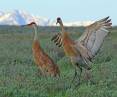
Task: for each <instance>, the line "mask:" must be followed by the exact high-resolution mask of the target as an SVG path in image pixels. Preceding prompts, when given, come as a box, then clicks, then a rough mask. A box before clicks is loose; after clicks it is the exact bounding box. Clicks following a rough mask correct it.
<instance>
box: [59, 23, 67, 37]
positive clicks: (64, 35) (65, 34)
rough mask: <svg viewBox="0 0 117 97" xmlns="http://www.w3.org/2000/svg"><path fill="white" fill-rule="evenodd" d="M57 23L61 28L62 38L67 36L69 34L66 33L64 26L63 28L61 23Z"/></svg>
mask: <svg viewBox="0 0 117 97" xmlns="http://www.w3.org/2000/svg"><path fill="white" fill-rule="evenodd" d="M59 24H60V27H61V30H62V35H63V37H64V38H68V37H69V35H68V33H67V32H66V31H65V28H64V25H63V23H62V22H60V23H59Z"/></svg>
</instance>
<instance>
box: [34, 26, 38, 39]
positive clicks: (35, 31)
mask: <svg viewBox="0 0 117 97" xmlns="http://www.w3.org/2000/svg"><path fill="white" fill-rule="evenodd" d="M33 27H34V40H37V39H38V37H37V27H36V26H35V25H33Z"/></svg>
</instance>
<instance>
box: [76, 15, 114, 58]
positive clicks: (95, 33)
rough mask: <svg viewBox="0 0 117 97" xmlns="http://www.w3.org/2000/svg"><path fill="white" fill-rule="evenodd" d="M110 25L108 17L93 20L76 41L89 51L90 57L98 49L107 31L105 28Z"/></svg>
mask: <svg viewBox="0 0 117 97" xmlns="http://www.w3.org/2000/svg"><path fill="white" fill-rule="evenodd" d="M111 25H112V23H111V19H109V17H106V18H104V19H101V20H99V21H96V22H94V23H93V24H91V25H89V26H87V27H86V30H85V32H84V33H83V35H82V36H81V37H80V38H79V39H78V40H77V41H76V43H77V44H78V45H79V44H80V45H82V46H84V47H85V48H87V49H88V51H89V52H90V54H89V56H90V58H92V57H93V56H95V54H96V53H97V51H98V50H99V48H100V46H101V44H102V43H103V40H104V38H105V36H106V35H107V34H108V33H109V31H108V30H107V28H111ZM78 45H77V46H78ZM91 54H92V55H91Z"/></svg>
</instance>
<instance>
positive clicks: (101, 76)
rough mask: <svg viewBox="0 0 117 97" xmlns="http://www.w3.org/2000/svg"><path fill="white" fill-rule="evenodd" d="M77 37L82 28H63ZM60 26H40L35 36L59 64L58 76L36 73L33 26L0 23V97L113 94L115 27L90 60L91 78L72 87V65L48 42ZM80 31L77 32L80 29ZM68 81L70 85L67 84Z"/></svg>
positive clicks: (116, 92) (116, 94)
mask: <svg viewBox="0 0 117 97" xmlns="http://www.w3.org/2000/svg"><path fill="white" fill-rule="evenodd" d="M66 29H67V30H68V31H70V32H71V33H70V34H71V37H72V38H73V39H77V38H78V37H79V36H80V35H81V34H82V32H83V30H84V29H83V28H82V27H81V28H77V27H70V28H66ZM59 30H60V29H59V28H55V27H40V28H39V29H38V38H39V41H40V44H41V46H42V48H43V49H44V51H45V52H46V53H48V54H49V55H50V56H51V58H52V59H53V60H54V61H55V62H56V63H57V64H58V65H59V67H60V70H61V77H60V78H51V77H48V78H47V79H45V78H44V77H43V76H41V75H39V73H38V68H37V66H36V65H35V63H34V61H33V56H32V41H33V34H34V33H33V30H32V29H31V28H28V27H24V28H23V27H7V26H0V97H117V28H116V27H115V28H113V29H112V30H110V31H111V33H110V34H109V35H108V37H106V39H105V41H104V44H103V45H102V47H101V49H100V51H99V53H98V54H97V56H96V57H95V59H94V60H93V64H92V70H91V72H92V76H93V78H92V80H93V81H94V84H90V83H88V82H86V81H85V79H84V77H83V75H84V73H83V74H82V79H81V80H82V82H81V85H80V86H78V87H77V88H74V86H75V83H72V84H70V82H71V80H72V78H73V75H74V68H73V67H72V65H71V63H70V61H69V59H68V58H67V57H65V55H64V53H63V50H62V48H61V49H60V48H58V47H56V46H55V45H54V43H53V42H51V37H52V36H53V35H54V34H55V33H56V32H58V31H59ZM80 32H81V33H80ZM70 85H71V88H70Z"/></svg>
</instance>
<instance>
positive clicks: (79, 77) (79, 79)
mask: <svg viewBox="0 0 117 97" xmlns="http://www.w3.org/2000/svg"><path fill="white" fill-rule="evenodd" d="M79 69H80V73H79V76H78V83H77V84H76V86H75V87H77V86H79V85H80V83H81V74H82V67H79Z"/></svg>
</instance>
